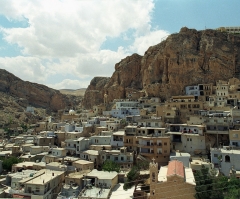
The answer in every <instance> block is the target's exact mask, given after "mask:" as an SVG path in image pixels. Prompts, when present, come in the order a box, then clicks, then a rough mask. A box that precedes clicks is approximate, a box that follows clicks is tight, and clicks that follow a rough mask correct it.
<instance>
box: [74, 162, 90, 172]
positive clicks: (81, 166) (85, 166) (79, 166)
mask: <svg viewBox="0 0 240 199" xmlns="http://www.w3.org/2000/svg"><path fill="white" fill-rule="evenodd" d="M72 165H73V166H74V167H75V168H76V170H77V171H86V170H93V169H94V163H93V162H90V161H86V160H77V161H75V162H73V163H72Z"/></svg>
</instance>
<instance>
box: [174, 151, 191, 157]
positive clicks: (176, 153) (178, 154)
mask: <svg viewBox="0 0 240 199" xmlns="http://www.w3.org/2000/svg"><path fill="white" fill-rule="evenodd" d="M171 157H191V155H190V153H184V152H174V153H171V154H170V158H171Z"/></svg>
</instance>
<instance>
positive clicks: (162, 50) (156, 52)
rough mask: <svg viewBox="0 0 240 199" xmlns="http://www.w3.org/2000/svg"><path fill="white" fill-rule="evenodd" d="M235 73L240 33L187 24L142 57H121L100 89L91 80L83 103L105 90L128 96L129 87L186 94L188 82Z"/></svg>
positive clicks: (113, 95) (91, 101)
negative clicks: (197, 28) (196, 27)
mask: <svg viewBox="0 0 240 199" xmlns="http://www.w3.org/2000/svg"><path fill="white" fill-rule="evenodd" d="M233 76H235V77H238V78H239V77H240V36H238V35H233V34H228V33H224V32H219V31H216V30H203V31H197V30H195V29H188V28H186V27H184V28H182V29H181V30H180V32H179V33H176V34H172V35H169V36H168V38H167V39H166V40H164V41H162V42H161V43H160V44H157V45H155V46H151V47H149V49H148V50H147V51H146V52H145V54H144V56H143V57H142V56H140V55H137V54H133V55H132V56H129V57H126V58H125V59H123V60H121V61H120V62H119V63H117V64H116V65H115V72H114V73H113V75H112V77H111V78H110V79H109V80H108V81H106V84H105V85H102V86H101V87H99V89H96V87H94V90H92V87H93V86H92V85H91V84H92V82H91V84H90V86H89V87H88V88H87V90H86V94H85V97H84V102H83V105H84V106H85V107H87V108H90V107H91V106H92V105H94V104H99V103H102V102H103V95H104V94H105V93H107V94H108V100H109V101H111V100H113V99H117V98H125V97H126V92H127V90H129V89H135V90H139V91H142V92H145V95H146V96H149V97H153V96H156V97H161V98H162V99H163V100H164V99H167V98H169V97H170V96H172V95H181V94H184V88H185V86H187V85H195V84H199V83H209V82H212V83H214V82H215V81H216V80H220V79H221V80H227V79H229V78H231V77H233ZM92 91H94V92H97V93H98V94H97V95H96V94H93V93H92ZM95 98H97V99H95Z"/></svg>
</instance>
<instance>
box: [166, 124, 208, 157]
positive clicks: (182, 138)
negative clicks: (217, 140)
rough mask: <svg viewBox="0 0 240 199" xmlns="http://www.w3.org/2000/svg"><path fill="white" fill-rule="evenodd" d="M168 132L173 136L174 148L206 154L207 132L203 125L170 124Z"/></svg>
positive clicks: (191, 152)
mask: <svg viewBox="0 0 240 199" xmlns="http://www.w3.org/2000/svg"><path fill="white" fill-rule="evenodd" d="M168 131H169V132H168V133H167V134H169V135H170V137H171V142H172V145H171V147H172V150H175V151H176V150H178V151H180V152H187V153H190V154H196V155H198V154H206V141H205V133H206V127H205V126H203V125H187V124H170V125H169V127H168Z"/></svg>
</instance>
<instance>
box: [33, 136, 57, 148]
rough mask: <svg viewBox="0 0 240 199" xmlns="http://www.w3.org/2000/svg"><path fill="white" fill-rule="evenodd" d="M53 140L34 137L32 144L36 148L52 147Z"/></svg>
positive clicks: (52, 138)
mask: <svg viewBox="0 0 240 199" xmlns="http://www.w3.org/2000/svg"><path fill="white" fill-rule="evenodd" d="M54 141H55V138H54V137H42V136H36V137H34V143H35V144H37V145H38V146H53V145H54Z"/></svg>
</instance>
